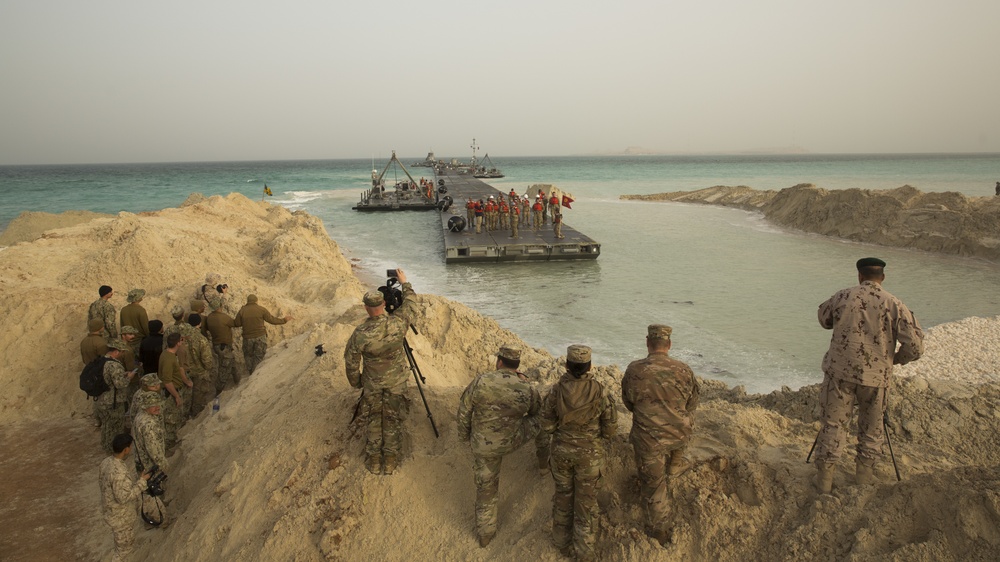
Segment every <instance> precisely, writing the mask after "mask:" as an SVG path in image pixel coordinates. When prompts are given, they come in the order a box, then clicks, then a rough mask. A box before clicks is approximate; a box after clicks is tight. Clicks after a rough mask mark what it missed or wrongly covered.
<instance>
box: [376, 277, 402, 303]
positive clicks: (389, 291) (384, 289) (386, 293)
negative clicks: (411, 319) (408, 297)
mask: <svg viewBox="0 0 1000 562" xmlns="http://www.w3.org/2000/svg"><path fill="white" fill-rule="evenodd" d="M385 275H386V277H388V279H386V280H385V285H383V286H381V287H379V288H378V292H380V293H382V298H384V299H385V311H386V312H388V313H389V314H392V313H393V312H395V311H396V309H397V308H399V307H400V306H402V304H403V291H402V290H401V289H399V286H400V285H399V279H397V278H396V275H397V272H396V270H395V269H387V270H385Z"/></svg>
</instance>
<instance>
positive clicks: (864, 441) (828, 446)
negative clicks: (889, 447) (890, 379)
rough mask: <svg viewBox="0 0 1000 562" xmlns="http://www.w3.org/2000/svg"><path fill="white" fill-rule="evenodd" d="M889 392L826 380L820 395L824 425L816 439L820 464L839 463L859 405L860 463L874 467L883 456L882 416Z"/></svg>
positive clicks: (821, 421) (821, 416)
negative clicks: (855, 406)
mask: <svg viewBox="0 0 1000 562" xmlns="http://www.w3.org/2000/svg"><path fill="white" fill-rule="evenodd" d="M885 390H886V389H884V388H880V387H875V386H863V385H860V384H856V383H852V382H847V381H843V380H838V379H835V378H833V377H831V376H830V375H825V376H824V377H823V385H822V386H821V387H820V391H819V402H820V408H821V411H820V423H821V424H822V426H821V427H820V430H819V436H818V437H817V439H816V462H817V463H828V464H832V463H835V462H837V460H838V459H839V458H840V454H841V452H842V451H843V448H844V445H845V444H846V441H847V425H848V423H850V421H851V416H852V415H853V413H854V404H855V402H857V405H858V458H857V460H858V462H860V463H862V464H865V465H868V466H874V465H875V463H876V461H878V458H879V457H880V456H881V455H882V440H883V438H884V432H883V427H882V413H883V411H884V407H885Z"/></svg>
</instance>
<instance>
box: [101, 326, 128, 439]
mask: <svg viewBox="0 0 1000 562" xmlns="http://www.w3.org/2000/svg"><path fill="white" fill-rule="evenodd" d="M127 350H128V346H127V345H126V344H125V342H123V341H122V340H111V341H110V342H108V352H107V353H106V354H105V357H107V358H108V359H109V361H108V362H106V363H105V364H104V382H105V383H107V385H108V387H109V389H108V390H106V391H104V392H103V393H101V395H100V396H98V397H97V415H98V416H99V418H100V420H101V446H102V447H104V450H105V451H107V452H109V453H110V452H111V442H112V441H113V440H114V438H115V435H118V434H119V433H123V432H124V431H125V410H126V408H128V396H127V395H126V393H125V391H126V389H127V388H128V385H129V382H130V381H131V380H132V378H133V377H135V374H136V371H134V370H133V371H125V366H124V365H122V363H121V355H122V352H124V351H127Z"/></svg>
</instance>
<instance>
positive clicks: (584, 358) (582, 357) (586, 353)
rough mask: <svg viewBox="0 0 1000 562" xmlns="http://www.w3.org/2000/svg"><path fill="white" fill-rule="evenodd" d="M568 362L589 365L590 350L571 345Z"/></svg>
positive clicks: (567, 352) (568, 348)
mask: <svg viewBox="0 0 1000 562" xmlns="http://www.w3.org/2000/svg"><path fill="white" fill-rule="evenodd" d="M566 361H568V362H570V363H589V362H590V348H589V347H587V346H585V345H571V346H569V347H567V348H566Z"/></svg>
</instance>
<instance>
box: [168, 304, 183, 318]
mask: <svg viewBox="0 0 1000 562" xmlns="http://www.w3.org/2000/svg"><path fill="white" fill-rule="evenodd" d="M170 315H171V316H173V317H174V318H180V317H182V316H184V307H183V306H181V305H179V304H175V305H174V306H173V308H171V309H170Z"/></svg>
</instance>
